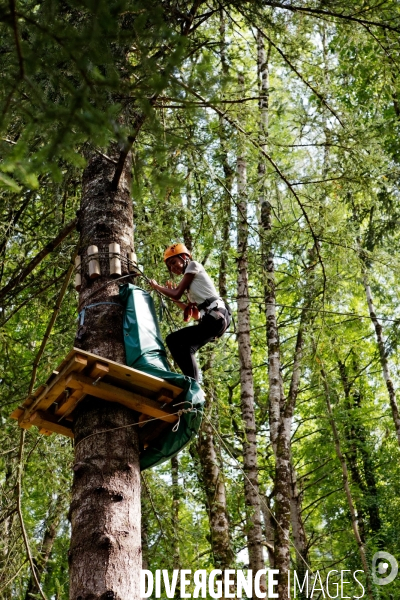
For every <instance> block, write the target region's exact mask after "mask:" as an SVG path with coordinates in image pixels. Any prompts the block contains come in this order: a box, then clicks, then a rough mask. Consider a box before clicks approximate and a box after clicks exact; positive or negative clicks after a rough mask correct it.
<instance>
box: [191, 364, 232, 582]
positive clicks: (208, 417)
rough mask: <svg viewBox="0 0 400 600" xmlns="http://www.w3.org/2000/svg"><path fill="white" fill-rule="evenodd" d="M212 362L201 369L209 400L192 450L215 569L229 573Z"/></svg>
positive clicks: (226, 514)
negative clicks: (201, 489) (201, 491)
mask: <svg viewBox="0 0 400 600" xmlns="http://www.w3.org/2000/svg"><path fill="white" fill-rule="evenodd" d="M213 360H214V357H213V355H212V353H211V354H210V356H209V357H208V359H207V362H206V364H205V365H204V367H203V369H202V371H203V374H204V388H205V390H206V398H207V400H206V406H205V416H204V418H203V422H202V424H201V427H200V431H199V434H198V436H197V443H196V447H195V451H194V449H192V450H191V452H192V455H193V456H194V457H195V460H196V461H197V462H198V464H199V469H198V473H199V479H200V483H201V486H202V487H203V489H204V493H205V497H206V507H207V514H208V520H209V525H210V543H211V550H212V556H213V564H214V566H215V568H216V569H221V570H224V569H229V567H230V566H231V564H232V561H233V559H234V554H233V551H232V544H231V537H230V531H229V515H228V509H227V505H226V488H225V478H224V474H223V471H222V460H221V456H220V452H219V448H218V446H217V445H216V444H215V441H214V440H215V435H214V428H213V425H212V423H213V422H215V421H216V418H215V416H216V415H214V414H213V410H214V407H215V401H214V400H215V398H214V396H215V388H214V384H213V378H212V372H211V365H212V363H213ZM192 448H193V446H192Z"/></svg>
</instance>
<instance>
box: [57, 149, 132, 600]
mask: <svg viewBox="0 0 400 600" xmlns="http://www.w3.org/2000/svg"><path fill="white" fill-rule="evenodd" d="M108 154H109V155H110V156H111V157H112V158H114V159H115V160H117V159H118V157H119V151H118V149H117V148H111V149H110V150H109V152H108ZM129 158H130V157H129V156H128V159H127V160H126V162H125V166H124V170H123V172H122V175H121V178H120V181H119V185H118V188H117V190H116V191H113V190H112V187H111V181H112V179H113V175H114V170H115V167H114V165H112V163H110V162H109V161H107V160H105V159H104V158H103V157H101V156H99V155H96V156H94V157H92V158H91V159H90V160H89V162H88V165H87V167H86V169H85V171H84V175H83V185H82V199H81V208H80V211H79V229H80V255H81V257H82V288H81V291H80V295H79V304H80V310H82V308H84V307H85V306H87V305H92V304H96V306H93V307H91V308H90V309H87V310H86V314H85V321H84V323H82V322H81V326H80V329H79V331H78V335H77V338H76V340H75V345H76V346H77V347H79V348H82V349H83V350H87V351H89V352H93V353H94V354H97V355H99V356H103V357H105V358H109V359H112V360H114V361H116V362H119V363H122V364H124V363H125V350H124V342H123V332H122V317H123V307H122V305H121V303H120V301H119V296H118V284H117V283H116V282H112V281H111V278H110V276H109V257H108V249H109V248H108V246H109V243H111V242H117V243H118V244H120V247H121V254H122V256H126V253H127V252H131V251H133V211H132V200H131V193H130V187H131V186H130V181H131V174H130V173H131V166H132V161H131V160H130V159H129ZM90 245H96V246H97V247H98V248H99V252H100V256H99V258H100V266H101V276H100V277H99V278H98V279H90V278H89V276H88V268H87V262H86V257H87V249H88V246H90ZM122 269H123V273H122V274H123V275H125V274H127V273H128V271H127V265H126V263H125V262H124V261H122ZM105 303H112V304H105ZM77 410H78V413H77V416H76V419H75V422H74V431H75V464H74V482H73V487H72V502H71V508H70V518H71V525H72V535H71V544H70V550H69V563H70V600H79V599H82V598H89V597H90V598H92V599H93V600H96V599H100V598H109V599H111V598H115V599H116V598H118V599H120V600H138V599H139V598H140V589H139V583H140V569H141V566H142V557H141V539H140V531H141V527H140V472H139V444H138V433H137V428H136V427H135V426H134V424H135V423H136V419H137V415H136V413H134V412H133V411H131V410H129V409H127V408H126V407H124V406H121V405H119V404H115V403H107V402H102V401H100V400H99V399H98V398H93V397H91V396H87V397H86V398H85V399H84V400H83V402H82V403H81V404H80V405H79V407H78V409H77ZM105 430H106V431H107V433H104V431H105Z"/></svg>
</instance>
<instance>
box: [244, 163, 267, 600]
mask: <svg viewBox="0 0 400 600" xmlns="http://www.w3.org/2000/svg"><path fill="white" fill-rule="evenodd" d="M237 172H238V195H239V202H238V213H237V214H238V216H237V221H238V223H237V231H238V234H237V250H238V271H237V273H238V276H237V285H238V293H237V311H238V313H237V314H238V333H237V337H238V345H239V365H240V390H241V394H240V396H241V409H242V418H243V423H244V429H245V441H244V444H243V467H244V472H245V474H246V477H245V480H244V489H245V503H246V508H247V546H248V551H249V568H250V569H252V570H253V573H255V572H257V571H258V570H260V569H263V568H264V556H263V545H262V541H263V539H262V528H261V511H260V495H259V486H258V467H257V438H256V423H255V413H254V385H253V372H252V357H251V343H250V307H249V289H248V266H247V238H248V224H247V198H246V187H247V174H246V161H245V159H244V158H241V157H240V158H238V159H237ZM261 585H262V586H264V587H265V579H264V580H263V581H262V582H261ZM254 598H255V595H254Z"/></svg>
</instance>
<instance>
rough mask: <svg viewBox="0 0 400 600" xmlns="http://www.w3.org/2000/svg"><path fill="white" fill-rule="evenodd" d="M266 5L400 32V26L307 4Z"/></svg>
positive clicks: (268, 3)
mask: <svg viewBox="0 0 400 600" xmlns="http://www.w3.org/2000/svg"><path fill="white" fill-rule="evenodd" d="M264 6H271V7H272V8H281V9H283V10H289V11H291V12H303V13H306V14H311V15H316V16H321V17H334V18H335V19H342V20H344V21H352V22H354V23H359V24H360V25H373V26H375V27H380V28H382V29H388V30H389V31H395V32H396V33H400V27H393V26H392V25H388V24H386V23H383V22H379V21H369V20H368V19H359V18H357V17H354V16H352V15H345V14H343V13H338V12H335V11H332V10H325V9H322V8H310V7H306V6H291V5H290V4H283V3H282V2H273V1H271V0H264Z"/></svg>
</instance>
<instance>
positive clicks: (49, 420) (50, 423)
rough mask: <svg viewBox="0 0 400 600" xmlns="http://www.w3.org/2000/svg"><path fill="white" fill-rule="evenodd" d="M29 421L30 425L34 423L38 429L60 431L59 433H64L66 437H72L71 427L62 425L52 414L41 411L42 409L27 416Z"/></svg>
mask: <svg viewBox="0 0 400 600" xmlns="http://www.w3.org/2000/svg"><path fill="white" fill-rule="evenodd" d="M29 422H30V424H31V425H36V426H37V427H39V430H40V429H45V430H46V431H52V432H54V433H61V435H66V436H67V437H70V438H73V437H74V434H73V432H72V429H70V428H69V427H65V426H64V425H60V424H59V423H57V421H56V420H55V419H54V417H53V416H52V415H49V414H48V413H45V412H43V411H42V410H37V411H36V412H34V413H33V414H32V415H31V416H30V417H29Z"/></svg>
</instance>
